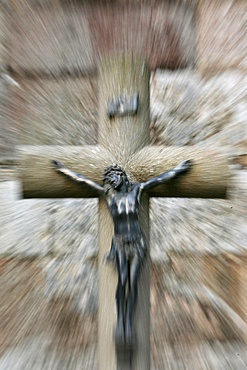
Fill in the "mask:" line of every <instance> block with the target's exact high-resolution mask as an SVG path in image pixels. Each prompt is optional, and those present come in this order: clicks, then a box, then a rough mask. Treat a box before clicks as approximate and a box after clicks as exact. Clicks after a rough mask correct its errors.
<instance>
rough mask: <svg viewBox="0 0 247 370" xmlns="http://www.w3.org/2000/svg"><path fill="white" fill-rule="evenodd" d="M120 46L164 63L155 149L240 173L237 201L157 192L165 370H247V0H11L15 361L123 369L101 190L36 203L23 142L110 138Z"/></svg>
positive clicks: (1, 318) (2, 250) (155, 282)
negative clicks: (19, 152) (198, 155)
mask: <svg viewBox="0 0 247 370" xmlns="http://www.w3.org/2000/svg"><path fill="white" fill-rule="evenodd" d="M119 51H121V52H123V51H124V52H133V53H134V54H136V55H141V56H143V57H144V58H145V59H146V60H147V62H148V64H149V65H150V68H151V70H152V73H151V79H150V84H151V85H150V86H151V125H150V135H151V140H152V143H153V144H157V145H179V146H189V145H194V144H197V145H199V146H201V147H204V148H209V147H215V148H217V150H220V151H222V154H223V155H226V156H228V158H229V163H230V171H231V180H230V183H229V189H228V197H227V200H214V199H212V200H205V199H204V200H200V199H174V198H167V199H165V198H155V199H152V200H151V242H150V253H151V258H152V280H151V358H152V367H151V369H152V370H162V369H166V370H168V369H174V370H175V369H178V370H180V369H191V368H193V369H197V370H204V369H212V370H219V369H227V370H228V369H229V370H230V369H236V370H242V369H247V347H246V343H247V308H246V307H247V253H246V247H247V223H246V218H247V211H246V200H247V168H246V167H247V123H246V120H247V118H246V117H247V104H246V103H247V76H246V71H247V2H246V0H149V1H148V0H129V1H127V0H126V1H124V0H105V1H103V0H102V1H100V0H91V1H89V0H88V1H87V0H1V2H0V370H10V369H11V370H12V369H15V370H29V369H30V370H31V369H32V370H39V369H54V370H56V369H68V370H74V369H90V370H91V369H95V370H96V369H97V368H99V369H100V370H107V369H104V368H102V367H101V366H100V365H99V364H98V363H97V307H98V305H97V295H98V290H97V253H98V249H97V200H95V199H81V200H78V199H76V200H75V199H59V200H55V199H54V200H52V199H47V200H37V199H29V200H24V199H22V189H21V182H20V180H19V179H18V174H17V158H16V151H15V148H16V146H17V145H20V144H24V145H85V144H90V145H91V144H96V143H97V124H98V98H97V97H98V68H97V66H98V63H99V62H100V60H101V58H102V57H103V56H107V55H108V54H109V53H114V52H119Z"/></svg>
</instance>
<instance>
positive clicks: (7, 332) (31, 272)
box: [0, 259, 97, 370]
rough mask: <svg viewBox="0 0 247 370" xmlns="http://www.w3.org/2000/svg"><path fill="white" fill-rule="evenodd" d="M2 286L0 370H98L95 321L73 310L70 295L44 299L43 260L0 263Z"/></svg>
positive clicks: (0, 292)
mask: <svg viewBox="0 0 247 370" xmlns="http://www.w3.org/2000/svg"><path fill="white" fill-rule="evenodd" d="M46 263H48V261H46ZM70 271H71V270H70ZM0 285H1V291H0V315H1V338H0V357H1V359H0V369H1V370H3V369H9V368H11V369H17V368H18V369H19V370H24V369H25V370H32V369H36V370H41V369H44V368H49V367H50V368H52V369H56V370H58V369H62V368H66V369H68V368H73V369H75V368H80V367H81V364H82V363H83V366H85V368H90V369H95V370H96V368H97V358H96V355H95V347H96V346H95V343H96V335H97V334H96V331H97V323H96V318H95V316H94V315H91V314H90V313H88V314H87V315H83V314H82V313H81V312H79V311H76V310H75V308H74V307H73V305H71V297H73V294H72V292H71V294H70V295H69V296H67V297H66V298H65V299H64V297H63V295H62V294H61V295H60V297H56V299H54V300H52V299H49V298H48V296H47V295H46V294H45V293H46V292H45V288H46V285H45V274H44V260H43V261H41V260H40V259H33V260H30V259H26V260H25V259H8V260H4V259H1V260H0ZM77 293H78V292H77ZM81 294H82V296H83V292H82V291H81ZM88 366H89V367H88Z"/></svg>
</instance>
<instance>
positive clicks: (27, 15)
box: [8, 0, 92, 75]
mask: <svg viewBox="0 0 247 370" xmlns="http://www.w3.org/2000/svg"><path fill="white" fill-rule="evenodd" d="M9 9H10V10H9V12H10V16H11V21H12V22H11V33H10V37H9V42H8V50H9V65H10V68H11V69H12V70H14V71H15V72H16V73H18V74H23V73H24V74H25V73H27V74H44V75H47V74H52V75H60V74H62V73H66V72H69V73H70V74H78V73H85V72H88V71H89V70H91V69H92V46H91V41H90V32H89V29H88V21H87V18H86V16H85V6H84V5H83V4H79V3H78V2H74V3H72V2H71V3H68V4H67V5H66V4H63V2H59V1H53V2H51V1H50V2H33V1H24V0H20V1H15V0H11V1H9Z"/></svg>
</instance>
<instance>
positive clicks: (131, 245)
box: [52, 160, 192, 347]
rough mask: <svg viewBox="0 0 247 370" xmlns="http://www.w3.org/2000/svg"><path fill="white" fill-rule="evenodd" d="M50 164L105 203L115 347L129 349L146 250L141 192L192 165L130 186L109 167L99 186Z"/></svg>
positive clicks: (183, 164)
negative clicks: (110, 227)
mask: <svg viewBox="0 0 247 370" xmlns="http://www.w3.org/2000/svg"><path fill="white" fill-rule="evenodd" d="M52 162H53V165H54V167H55V169H56V170H57V171H59V172H61V173H62V174H64V175H66V176H67V177H69V178H70V179H72V180H74V181H76V182H79V183H81V184H85V185H87V186H89V187H91V188H93V189H94V190H95V191H96V192H97V193H98V195H99V196H102V197H103V198H104V200H105V202H106V203H107V206H108V209H109V212H110V214H111V217H112V220H113V224H114V234H113V239H112V245H111V249H110V252H109V254H108V256H107V260H110V261H113V262H114V263H115V264H116V266H117V272H118V284H117V290H116V303H117V326H116V331H115V343H116V346H121V347H125V346H126V347H132V346H133V345H134V342H135V335H134V329H133V325H132V318H133V312H134V308H135V303H136V298H137V280H138V275H139V271H140V267H141V264H142V261H143V259H144V258H145V255H146V251H147V247H146V242H145V238H144V234H143V232H142V230H141V226H140V222H139V218H138V213H139V206H140V198H141V195H142V192H145V191H147V190H149V189H151V188H154V187H155V186H158V185H160V184H163V183H165V182H167V181H170V180H171V179H174V178H175V177H177V176H179V175H180V174H184V173H186V172H187V171H188V170H189V169H190V168H191V165H192V163H191V161H190V160H186V161H183V162H181V163H180V164H179V165H178V166H177V167H175V168H174V169H172V170H170V171H167V172H164V173H162V174H161V175H159V176H157V177H154V178H151V179H149V180H147V181H146V182H141V183H138V184H133V183H130V182H129V181H128V177H127V175H126V173H125V171H124V170H123V169H122V168H121V167H120V166H118V165H112V166H110V167H108V168H106V170H105V171H104V174H103V184H102V185H101V184H98V183H96V182H94V181H92V180H90V179H88V178H86V177H85V176H83V175H81V174H78V173H76V172H74V171H72V170H70V169H68V168H67V167H66V166H65V165H64V164H63V163H61V162H59V161H55V160H54V161H52Z"/></svg>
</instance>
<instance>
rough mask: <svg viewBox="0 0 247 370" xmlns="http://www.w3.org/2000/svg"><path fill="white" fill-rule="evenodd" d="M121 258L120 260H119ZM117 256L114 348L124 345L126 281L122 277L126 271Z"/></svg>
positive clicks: (121, 260)
mask: <svg viewBox="0 0 247 370" xmlns="http://www.w3.org/2000/svg"><path fill="white" fill-rule="evenodd" d="M121 257H122V258H121ZM121 257H120V256H119V253H116V262H117V271H118V285H117V291H116V302H117V327H116V332H115V343H116V346H120V347H121V346H123V345H124V343H125V306H126V282H127V279H123V275H126V276H127V271H123V268H124V269H126V268H127V265H126V266H125V264H123V256H121Z"/></svg>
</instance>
